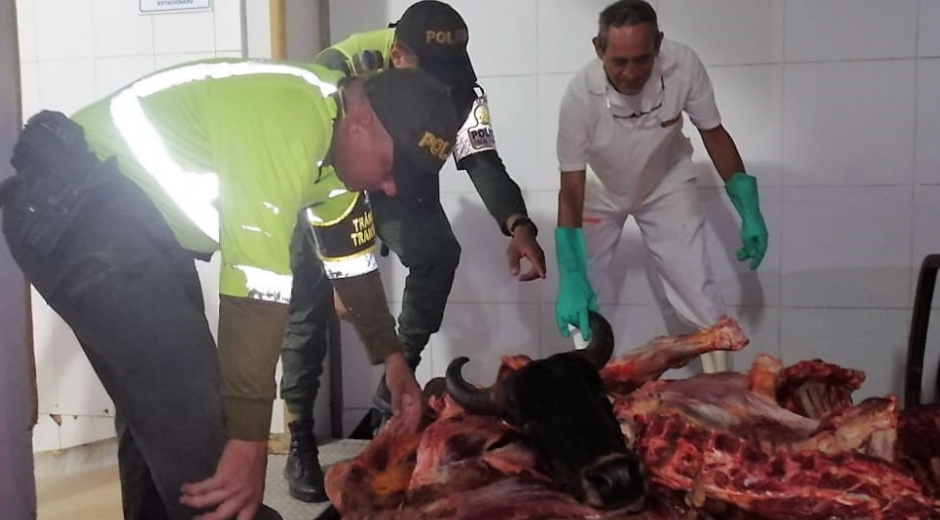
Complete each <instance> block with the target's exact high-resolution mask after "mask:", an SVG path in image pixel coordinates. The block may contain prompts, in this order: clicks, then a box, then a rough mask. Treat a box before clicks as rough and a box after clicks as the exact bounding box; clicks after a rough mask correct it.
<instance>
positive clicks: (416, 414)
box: [385, 353, 423, 434]
mask: <svg viewBox="0 0 940 520" xmlns="http://www.w3.org/2000/svg"><path fill="white" fill-rule="evenodd" d="M385 384H386V385H388V391H389V393H390V394H391V396H392V416H393V417H394V418H396V419H397V420H398V421H400V427H401V430H400V431H401V433H403V434H409V433H414V432H416V431H418V427H419V426H420V424H421V414H422V413H423V409H422V406H423V396H422V395H421V387H420V386H418V381H417V380H415V375H414V373H413V372H412V371H411V367H410V366H408V362H406V361H405V356H403V355H402V354H400V353H396V354H392V355H390V356H388V357H387V358H385Z"/></svg>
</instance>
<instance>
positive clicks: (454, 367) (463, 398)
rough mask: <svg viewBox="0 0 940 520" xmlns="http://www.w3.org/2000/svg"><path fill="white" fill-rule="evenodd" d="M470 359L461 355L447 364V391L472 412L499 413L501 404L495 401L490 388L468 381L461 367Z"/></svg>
mask: <svg viewBox="0 0 940 520" xmlns="http://www.w3.org/2000/svg"><path fill="white" fill-rule="evenodd" d="M468 361H470V359H469V358H467V357H464V356H461V357H459V358H457V359H454V360H453V361H451V362H450V364H449V365H448V366H447V378H446V379H447V391H448V392H449V393H450V396H451V397H452V398H453V399H454V401H456V402H457V404H459V405H460V406H461V407H463V408H464V409H465V410H467V411H468V412H471V413H476V414H485V415H499V414H500V409H499V406H497V405H496V403H495V402H494V401H493V395H492V394H491V393H490V389H489V388H477V387H475V386H473V385H471V384H470V383H468V382H467V381H466V380H465V379H464V378H463V374H461V373H460V369H461V368H462V367H463V366H464V365H465V364H466V363H467V362H468Z"/></svg>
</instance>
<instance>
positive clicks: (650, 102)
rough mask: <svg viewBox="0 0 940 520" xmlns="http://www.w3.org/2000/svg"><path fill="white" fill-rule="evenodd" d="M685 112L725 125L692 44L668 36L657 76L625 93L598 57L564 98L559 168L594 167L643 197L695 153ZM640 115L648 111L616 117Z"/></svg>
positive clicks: (617, 190)
mask: <svg viewBox="0 0 940 520" xmlns="http://www.w3.org/2000/svg"><path fill="white" fill-rule="evenodd" d="M655 107H658V108H655ZM654 108H655V109H654ZM683 111H684V112H686V113H687V114H688V115H689V119H690V120H691V121H692V124H694V125H695V126H696V127H697V128H699V129H702V130H710V129H712V128H715V127H717V126H718V125H719V124H721V116H720V115H719V113H718V107H717V106H716V105H715V95H714V90H713V89H712V84H711V79H710V78H709V77H708V73H707V72H706V71H705V66H704V65H703V64H702V62H701V60H700V59H699V57H698V55H697V54H696V53H695V51H693V50H692V49H691V48H690V47H688V46H686V45H683V44H681V43H677V42H673V41H670V40H665V39H664V41H663V42H662V46H661V47H660V52H659V56H658V57H657V58H656V62H655V64H654V65H653V72H652V74H651V75H650V79H649V80H648V81H647V83H646V85H645V86H644V87H643V90H642V91H641V92H640V93H639V94H637V95H634V96H625V95H622V94H620V93H619V92H617V91H616V90H615V89H614V87H613V86H612V85H610V82H609V81H608V80H607V74H606V73H605V72H604V66H603V63H602V62H601V61H600V60H599V59H595V60H592V61H591V63H589V64H587V65H586V66H585V67H583V68H582V69H581V70H580V71H579V72H578V73H577V74H576V75H575V77H574V78H573V79H572V80H571V82H570V83H569V84H568V89H567V91H566V92H565V95H564V98H563V99H562V102H561V110H560V114H559V118H558V141H557V152H558V162H559V167H560V169H561V171H563V172H566V171H582V170H586V169H587V166H588V165H590V167H591V170H593V172H594V174H595V175H596V176H597V178H598V180H600V182H601V184H603V186H604V187H605V188H606V189H607V190H608V191H610V192H611V193H612V194H614V195H617V196H619V197H622V198H625V199H627V200H629V201H630V202H638V201H640V200H642V199H643V198H644V197H645V196H646V195H647V194H648V193H649V192H650V191H652V189H653V188H654V187H656V185H657V184H659V183H660V182H661V181H662V179H663V177H664V176H665V175H666V173H667V172H668V171H669V170H670V169H671V168H672V167H673V166H675V165H676V164H678V163H679V162H680V161H681V160H683V159H685V158H688V157H690V156H691V154H692V145H691V143H690V142H689V139H688V138H687V137H686V136H685V135H684V134H683V133H682V126H683V118H682V112H683ZM645 112H649V113H645ZM635 113H644V114H643V115H640V116H639V117H635V118H616V117H614V115H619V116H628V115H630V114H635Z"/></svg>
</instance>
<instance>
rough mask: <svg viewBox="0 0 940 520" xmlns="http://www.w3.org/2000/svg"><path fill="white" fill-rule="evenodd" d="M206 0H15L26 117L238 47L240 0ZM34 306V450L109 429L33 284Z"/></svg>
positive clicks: (73, 349)
mask: <svg viewBox="0 0 940 520" xmlns="http://www.w3.org/2000/svg"><path fill="white" fill-rule="evenodd" d="M248 1H249V2H257V1H260V0H248ZM212 3H213V9H212V11H211V12H192V13H174V14H159V15H140V14H138V11H137V9H138V2H137V1H136V0H16V7H17V13H18V16H19V43H20V59H21V62H22V63H21V71H22V93H23V96H22V101H23V116H24V120H25V119H26V118H28V117H29V116H31V115H33V114H35V113H36V112H38V111H39V110H40V109H52V110H60V111H63V112H65V113H71V112H73V111H75V110H76V109H78V108H81V107H82V106H84V105H85V104H87V103H90V102H92V101H95V100H96V99H98V98H100V97H102V96H105V95H107V94H109V93H110V92H112V91H113V90H115V89H116V88H118V87H120V86H122V85H124V84H126V83H128V82H130V81H132V80H134V79H136V78H138V77H139V76H142V75H144V74H147V73H150V72H152V71H154V70H156V69H158V68H163V67H167V66H169V65H172V64H174V63H179V62H184V61H189V60H194V59H201V58H206V57H213V56H241V53H242V51H241V49H242V29H241V16H242V15H241V6H240V2H239V0H214V1H213V2H212ZM264 5H265V6H266V5H267V2H264ZM213 271H214V268H213V266H210V265H206V264H202V267H200V274H201V275H202V276H203V280H204V282H206V285H207V287H208V289H209V290H207V291H205V292H206V305H207V311H208V313H209V316H210V323H214V322H215V318H216V317H217V310H216V309H217V306H218V296H217V294H216V291H215V290H214V289H213V288H214V287H215V286H217V283H216V282H215V280H214V278H213V276H212V273H213ZM32 312H33V326H34V346H35V355H36V364H37V367H36V368H37V380H38V394H39V395H38V397H39V422H38V424H37V425H36V427H35V430H34V432H33V450H34V451H48V450H59V449H64V448H68V447H71V446H76V445H80V444H85V443H89V442H93V441H96V440H100V439H105V438H109V437H113V436H114V426H113V414H114V407H113V405H112V403H111V401H110V399H109V398H108V396H107V394H106V393H105V392H104V389H103V388H102V386H101V384H100V383H99V382H98V379H97V377H96V376H95V374H94V372H93V371H92V369H91V365H90V364H89V363H88V360H87V359H86V358H85V355H84V354H83V353H82V351H81V348H80V347H79V345H78V342H77V341H76V340H75V337H74V335H73V334H72V332H71V331H70V330H69V329H68V327H67V326H66V325H65V324H64V322H63V321H62V320H61V319H59V318H58V317H57V316H56V315H55V314H54V313H53V312H52V310H51V309H49V307H48V306H47V305H46V304H45V302H44V301H43V300H42V298H41V297H40V296H39V294H38V293H36V292H35V291H34V292H33V309H32Z"/></svg>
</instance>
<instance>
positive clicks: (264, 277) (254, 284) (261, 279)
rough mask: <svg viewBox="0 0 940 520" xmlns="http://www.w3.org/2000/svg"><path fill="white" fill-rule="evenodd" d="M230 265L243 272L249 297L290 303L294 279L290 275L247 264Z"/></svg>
mask: <svg viewBox="0 0 940 520" xmlns="http://www.w3.org/2000/svg"><path fill="white" fill-rule="evenodd" d="M232 267H234V268H235V269H237V270H239V271H241V272H242V273H244V274H245V285H246V286H247V287H248V297H249V298H251V299H253V300H264V301H267V302H276V303H283V304H288V303H290V292H291V287H292V285H293V281H294V279H293V277H291V276H290V275H287V274H277V273H272V272H271V271H267V270H265V269H259V268H257V267H251V266H248V265H234V266H232Z"/></svg>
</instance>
